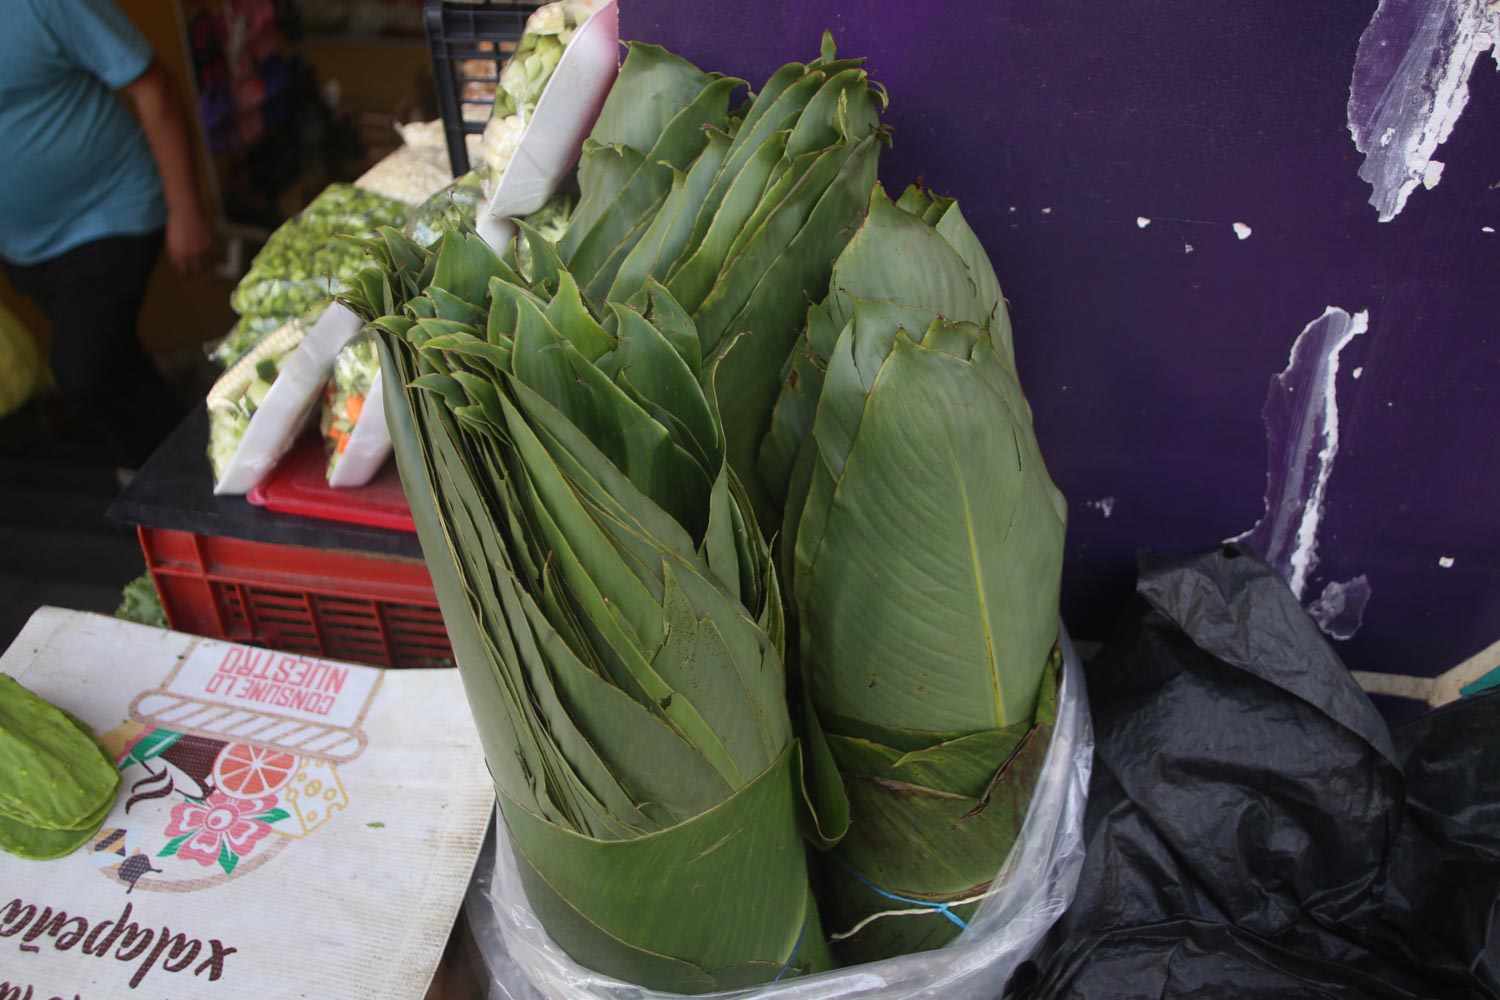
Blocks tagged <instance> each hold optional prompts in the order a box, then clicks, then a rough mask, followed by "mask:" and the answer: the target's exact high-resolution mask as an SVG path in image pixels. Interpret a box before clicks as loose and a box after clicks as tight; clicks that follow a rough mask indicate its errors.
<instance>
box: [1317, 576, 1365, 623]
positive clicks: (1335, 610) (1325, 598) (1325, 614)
mask: <svg viewBox="0 0 1500 1000" xmlns="http://www.w3.org/2000/svg"><path fill="white" fill-rule="evenodd" d="M1370 593H1371V591H1370V578H1369V577H1367V576H1365V574H1363V573H1361V574H1359V576H1356V577H1355V578H1354V579H1352V580H1344V581H1341V582H1340V581H1330V582H1329V583H1328V585H1327V586H1325V587H1324V588H1323V593H1321V594H1319V595H1318V598H1317V600H1315V601H1313V602H1312V603H1311V604H1309V605H1308V606H1307V613H1308V614H1309V615H1311V616H1312V619H1313V621H1315V622H1317V623H1318V627H1319V628H1321V629H1322V630H1323V631H1324V632H1325V633H1327V634H1328V635H1331V636H1333V638H1335V639H1352V638H1354V633H1356V632H1358V631H1359V627H1360V626H1361V625H1363V624H1364V620H1365V605H1367V604H1369V603H1370Z"/></svg>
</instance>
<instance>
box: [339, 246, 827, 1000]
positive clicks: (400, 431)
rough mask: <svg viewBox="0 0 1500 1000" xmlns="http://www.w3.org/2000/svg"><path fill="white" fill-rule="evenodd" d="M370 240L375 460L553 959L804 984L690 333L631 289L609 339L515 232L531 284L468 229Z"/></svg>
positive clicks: (757, 597)
mask: <svg viewBox="0 0 1500 1000" xmlns="http://www.w3.org/2000/svg"><path fill="white" fill-rule="evenodd" d="M381 236H382V239H381V240H380V241H378V242H372V243H371V245H370V247H371V251H372V253H373V254H374V255H375V257H376V258H377V260H378V261H379V263H380V267H379V269H377V270H371V271H367V272H365V273H364V274H362V275H361V276H360V278H359V279H357V281H356V286H357V287H356V289H355V290H353V291H351V292H350V293H349V295H348V301H349V302H350V304H351V305H352V306H354V308H356V309H357V310H359V311H360V312H362V313H363V315H365V316H366V317H368V318H370V319H372V320H373V325H374V327H375V329H376V330H378V331H379V332H380V334H381V337H382V351H383V358H382V360H383V364H384V365H385V367H386V370H387V372H388V377H390V376H392V375H393V376H394V378H393V381H394V382H395V384H397V385H401V386H405V387H406V388H405V390H404V392H403V393H402V395H401V397H400V399H401V402H400V403H398V404H396V405H393V406H392V407H391V414H390V417H389V422H390V427H391V437H392V441H393V443H394V446H395V451H396V457H397V462H398V464H399V466H400V470H401V476H402V481H403V483H404V484H405V487H406V490H407V494H408V497H409V498H410V500H411V503H412V510H413V515H414V517H415V518H416V521H417V525H418V530H419V534H420V536H421V540H422V545H423V550H424V552H426V553H427V556H428V563H429V566H430V568H431V571H432V576H433V580H434V584H435V586H436V588H437V590H438V594H439V597H440V600H441V603H442V606H443V609H444V617H445V620H446V621H447V623H448V628H449V634H450V636H451V638H452V641H453V645H454V649H455V652H456V653H457V658H458V662H459V664H460V669H461V670H462V671H463V677H464V684H465V689H466V691H467V693H468V697H469V699H470V703H471V706H472V708H473V710H474V715H475V719H476V721H477V724H478V727H479V731H480V734H481V736H482V738H483V741H484V745H485V750H486V757H487V759H488V761H489V765H490V769H491V772H492V774H493V776H494V779H495V784H496V789H497V792H498V795H499V800H500V806H501V811H502V813H503V815H504V817H505V821H506V825H507V828H508V830H509V832H510V837H511V840H512V843H513V845H514V850H515V854H516V858H517V862H518V864H519V865H520V867H521V871H522V873H523V878H524V880H525V884H526V889H527V895H528V899H529V900H530V902H531V904H532V905H533V906H534V907H535V908H536V910H537V912H538V914H539V916H540V917H541V919H542V921H543V922H544V924H545V926H546V927H547V930H548V933H549V934H551V935H552V937H553V938H554V939H555V940H556V941H557V942H558V944H559V945H561V946H562V947H563V948H564V949H565V950H566V951H567V952H568V953H569V954H570V955H573V956H574V957H575V958H576V959H578V960H579V961H580V962H583V963H585V964H586V965H588V966H590V967H592V968H595V969H597V970H599V971H602V972H605V973H608V974H611V975H615V976H618V977H620V978H623V979H626V980H629V981H631V982H636V983H641V984H644V985H648V986H651V987H653V988H657V989H663V990H671V991H675V992H693V993H698V992H705V991H708V990H712V989H722V988H729V987H734V986H741V985H748V984H752V983H758V982H763V981H767V980H770V979H772V978H774V977H776V976H777V975H780V974H787V973H793V974H796V973H801V972H805V971H809V970H812V969H818V968H823V967H826V966H827V965H828V964H829V958H828V955H827V951H826V946H825V945H824V942H823V935H822V933H821V930H820V929H819V924H818V917H817V910H816V905H815V903H814V900H813V897H812V894H811V891H810V889H809V884H808V875H807V865H806V858H805V856H804V852H803V849H802V846H801V834H800V832H799V820H798V795H799V792H798V784H797V782H798V776H799V775H800V771H801V764H800V756H799V749H798V745H797V744H796V742H795V741H793V739H792V735H791V724H790V719H789V717H788V712H787V708H786V701H785V678H784V670H783V666H782V649H781V646H782V642H783V635H784V624H783V621H782V617H781V615H782V609H781V603H780V596H779V593H778V591H777V585H776V577H775V573H774V569H773V564H772V559H771V554H770V550H769V548H768V547H767V546H766V544H765V542H764V541H763V539H762V538H761V537H760V535H759V533H758V532H757V531H756V530H755V528H754V522H753V519H752V516H751V514H750V513H749V510H748V507H747V504H746V501H745V500H744V497H743V494H742V491H741V490H740V488H739V486H738V484H737V483H736V481H735V478H734V476H733V474H732V473H731V472H730V470H729V469H728V467H727V465H726V463H725V461H724V444H723V433H722V428H721V426H720V424H719V420H718V416H717V413H716V411H715V409H714V407H713V405H712V402H711V398H710V396H709V395H708V394H706V393H705V392H704V391H703V390H702V389H701V388H700V387H699V381H698V375H699V372H698V367H699V365H700V363H701V362H700V355H699V352H698V349H697V348H698V340H697V335H696V332H695V331H694V329H693V326H692V322H691V320H689V319H688V317H687V314H686V313H685V312H684V311H683V309H682V308H681V307H680V306H679V305H678V304H677V303H676V302H675V301H674V300H673V299H672V297H671V295H670V293H669V292H667V291H666V289H664V288H662V287H661V286H660V285H658V284H653V285H651V286H650V287H649V288H648V289H647V290H646V295H645V296H644V298H645V301H646V305H644V306H642V307H641V308H635V307H632V306H630V305H627V304H623V303H616V304H613V305H612V306H611V311H610V314H609V315H610V319H611V320H612V323H611V325H612V326H613V330H610V329H606V327H605V325H604V324H603V323H602V322H601V320H602V318H603V317H600V316H597V315H595V314H594V313H592V312H591V311H590V309H589V307H588V306H587V305H585V303H584V301H583V299H582V298H581V297H580V295H579V292H578V287H577V284H576V283H575V281H574V279H573V277H572V275H570V274H569V273H568V272H567V271H566V270H565V269H564V268H563V266H562V264H561V262H560V261H559V260H558V258H557V256H556V253H555V251H554V250H553V249H552V247H551V246H550V245H549V244H547V243H546V242H545V240H543V239H541V238H540V237H539V236H538V235H537V234H536V233H535V231H534V230H529V229H528V230H527V236H528V239H529V240H530V242H531V248H532V253H533V255H534V268H535V277H534V279H533V280H531V281H527V280H526V279H524V278H523V277H522V276H521V275H520V273H519V272H518V270H517V269H516V268H514V267H513V266H512V264H509V263H506V262H503V261H501V260H500V259H499V258H497V257H496V256H495V255H494V254H493V253H492V252H491V251H490V249H489V248H488V247H487V246H486V245H485V244H484V243H483V241H482V240H480V239H479V238H478V236H477V235H475V234H474V233H473V232H472V231H469V232H464V231H453V232H449V233H448V234H446V235H445V236H444V237H443V239H442V240H441V241H440V243H439V244H438V247H437V249H436V253H431V252H429V251H427V250H424V249H423V248H421V247H420V246H418V245H417V244H415V243H413V242H410V241H409V240H406V239H405V238H404V237H402V236H401V235H400V234H399V233H397V232H395V231H394V230H385V231H383V232H382V234H381ZM512 260H513V258H512ZM747 872H753V873H755V877H754V878H753V879H746V878H745V874H746V873H747Z"/></svg>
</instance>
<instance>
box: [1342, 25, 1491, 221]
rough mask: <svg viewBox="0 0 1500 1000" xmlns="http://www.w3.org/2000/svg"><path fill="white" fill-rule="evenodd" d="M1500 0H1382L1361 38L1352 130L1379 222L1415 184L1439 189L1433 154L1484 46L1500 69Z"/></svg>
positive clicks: (1458, 109)
mask: <svg viewBox="0 0 1500 1000" xmlns="http://www.w3.org/2000/svg"><path fill="white" fill-rule="evenodd" d="M1497 46H1500V0H1381V3H1380V7H1379V8H1378V9H1377V10H1376V11H1375V16H1374V17H1373V18H1372V19H1371V20H1370V24H1369V26H1368V27H1367V28H1365V31H1364V34H1363V35H1361V36H1360V39H1359V51H1358V54H1357V55H1356V56H1355V59H1354V75H1353V79H1352V80H1351V81H1350V84H1349V104H1348V117H1349V134H1350V135H1351V136H1352V137H1353V139H1354V145H1355V148H1356V149H1358V150H1359V151H1360V152H1361V153H1364V154H1365V162H1364V165H1363V166H1361V167H1360V169H1359V176H1360V177H1361V178H1363V179H1364V180H1365V181H1366V182H1368V183H1369V184H1370V186H1371V188H1372V189H1373V190H1372V192H1371V194H1370V204H1371V205H1373V206H1375V210H1376V211H1377V212H1378V213H1379V215H1380V221H1381V222H1389V221H1391V220H1392V219H1394V218H1395V217H1396V216H1397V215H1398V214H1399V213H1400V212H1401V210H1402V209H1403V208H1404V207H1406V199H1407V197H1408V196H1409V195H1410V194H1411V193H1412V191H1414V190H1415V189H1416V187H1417V185H1418V184H1421V185H1423V186H1424V187H1426V188H1429V189H1430V188H1432V187H1434V186H1435V185H1436V184H1437V183H1438V181H1439V180H1440V179H1441V177H1442V172H1443V165H1442V164H1441V163H1439V162H1437V161H1435V160H1433V159H1432V154H1433V153H1434V152H1436V150H1437V148H1438V146H1439V145H1441V144H1442V143H1444V142H1446V141H1447V139H1448V136H1449V135H1451V134H1452V132H1453V126H1454V123H1455V122H1457V121H1458V118H1459V116H1460V115H1461V114H1462V113H1463V110H1464V105H1466V104H1467V103H1468V101H1469V74H1470V73H1471V72H1472V71H1473V69H1474V64H1475V63H1476V62H1478V60H1479V57H1480V56H1481V55H1482V54H1483V53H1485V52H1486V51H1489V52H1491V55H1492V58H1494V60H1495V64H1496V67H1497V68H1500V47H1497Z"/></svg>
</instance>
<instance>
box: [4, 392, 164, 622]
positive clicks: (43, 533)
mask: <svg viewBox="0 0 1500 1000" xmlns="http://www.w3.org/2000/svg"><path fill="white" fill-rule="evenodd" d="M43 409H44V407H43V405H42V404H41V403H40V402H38V401H33V402H32V403H29V404H27V405H26V406H24V407H23V408H22V409H21V410H19V411H18V412H16V413H13V414H11V415H9V416H7V417H4V418H0V649H3V648H5V647H6V646H9V645H10V642H11V640H12V639H14V638H15V635H16V633H17V632H19V631H20V630H21V626H22V625H24V624H25V623H26V620H27V619H28V618H30V617H31V613H32V612H33V611H35V610H36V609H37V608H38V607H40V606H41V605H44V604H51V605H55V606H57V607H64V608H74V609H78V610H83V611H98V612H102V613H104V614H112V613H113V612H114V610H115V608H116V607H117V606H118V605H119V603H120V590H121V588H123V587H124V586H125V584H126V583H127V582H129V581H130V580H131V579H133V578H134V577H136V576H139V575H140V574H141V573H142V572H143V571H144V568H145V562H144V560H143V558H142V556H141V550H140V545H139V543H138V542H137V541H136V538H135V532H134V531H133V530H132V529H130V528H129V527H126V526H121V525H116V524H111V523H109V522H107V521H105V519H104V512H105V510H106V509H107V508H108V507H109V505H110V503H111V502H112V501H113V500H114V498H115V495H116V494H117V493H118V492H119V486H118V484H117V483H116V481H115V471H114V467H113V466H112V465H111V463H110V461H109V456H108V454H107V452H106V451H105V448H104V446H103V444H102V443H100V442H99V441H97V440H96V439H94V438H93V437H92V435H90V434H88V433H87V432H86V431H84V430H82V429H80V428H77V427H72V426H70V427H67V428H65V429H64V428H63V426H62V424H63V423H64V421H61V420H58V419H55V418H54V419H47V418H45V417H44V415H43ZM50 412H51V411H50V410H49V414H50Z"/></svg>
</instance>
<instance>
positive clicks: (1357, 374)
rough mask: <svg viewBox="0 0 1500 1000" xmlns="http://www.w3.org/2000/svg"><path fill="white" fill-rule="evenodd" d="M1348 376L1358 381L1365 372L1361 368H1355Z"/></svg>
mask: <svg viewBox="0 0 1500 1000" xmlns="http://www.w3.org/2000/svg"><path fill="white" fill-rule="evenodd" d="M1349 374H1350V375H1353V376H1354V377H1355V378H1356V379H1358V378H1362V377H1363V376H1364V374H1365V370H1364V369H1363V368H1356V369H1354V371H1352V372H1350V373H1349Z"/></svg>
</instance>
